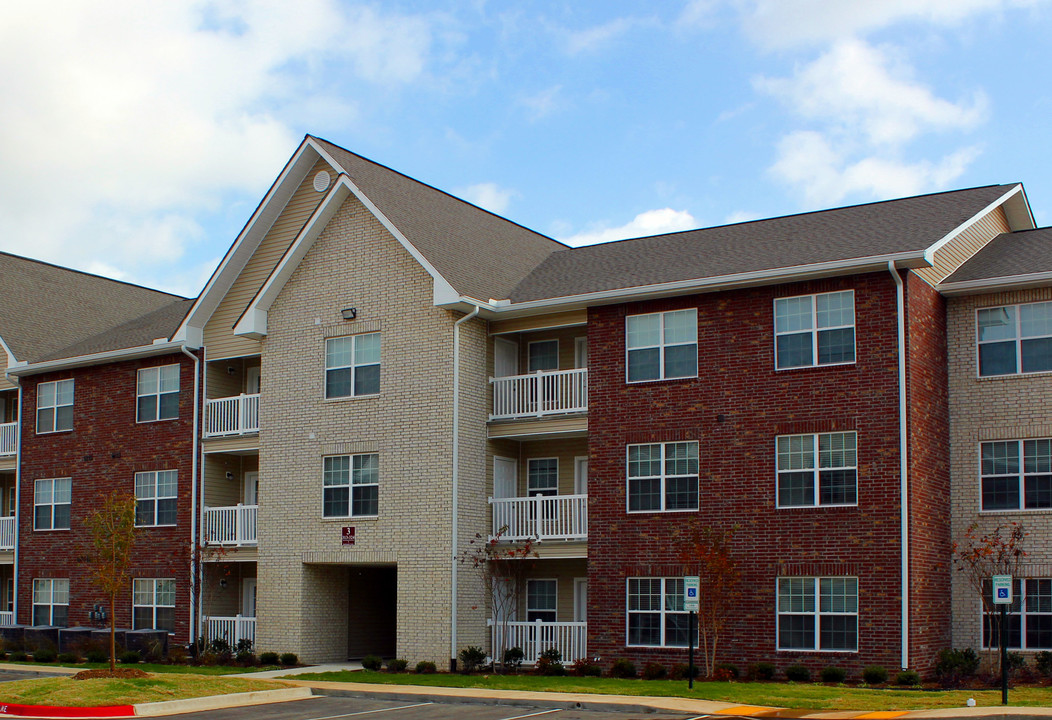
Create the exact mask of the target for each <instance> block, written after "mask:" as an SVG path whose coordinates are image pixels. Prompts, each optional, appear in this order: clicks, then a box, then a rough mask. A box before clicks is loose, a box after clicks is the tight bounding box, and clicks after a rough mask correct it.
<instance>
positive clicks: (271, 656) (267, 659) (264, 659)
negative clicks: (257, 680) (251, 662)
mask: <svg viewBox="0 0 1052 720" xmlns="http://www.w3.org/2000/svg"><path fill="white" fill-rule="evenodd" d="M259 661H260V662H261V663H263V664H264V665H277V664H278V654H277V653H276V652H265V653H260V656H259Z"/></svg>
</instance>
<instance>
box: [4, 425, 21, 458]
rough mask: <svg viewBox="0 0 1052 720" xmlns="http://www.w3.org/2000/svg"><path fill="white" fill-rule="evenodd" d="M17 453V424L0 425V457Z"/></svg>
mask: <svg viewBox="0 0 1052 720" xmlns="http://www.w3.org/2000/svg"><path fill="white" fill-rule="evenodd" d="M16 452H18V423H16V422H10V423H0V457H2V456H4V455H14V454H15V453H16Z"/></svg>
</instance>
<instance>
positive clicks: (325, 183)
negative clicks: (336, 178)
mask: <svg viewBox="0 0 1052 720" xmlns="http://www.w3.org/2000/svg"><path fill="white" fill-rule="evenodd" d="M329 180H330V178H329V173H328V172H327V171H326V170H322V171H321V172H319V173H318V174H317V175H315V176H314V189H315V190H317V191H318V192H325V191H326V190H327V189H328V188H329Z"/></svg>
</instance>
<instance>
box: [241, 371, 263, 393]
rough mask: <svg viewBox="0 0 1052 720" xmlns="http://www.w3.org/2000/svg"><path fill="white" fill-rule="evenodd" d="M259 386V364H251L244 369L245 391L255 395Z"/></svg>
mask: <svg viewBox="0 0 1052 720" xmlns="http://www.w3.org/2000/svg"><path fill="white" fill-rule="evenodd" d="M259 387H260V385H259V365H253V366H252V367H250V368H249V369H248V370H246V371H245V392H246V393H247V394H249V395H257V394H259Z"/></svg>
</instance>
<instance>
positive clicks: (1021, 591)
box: [982, 578, 1052, 650]
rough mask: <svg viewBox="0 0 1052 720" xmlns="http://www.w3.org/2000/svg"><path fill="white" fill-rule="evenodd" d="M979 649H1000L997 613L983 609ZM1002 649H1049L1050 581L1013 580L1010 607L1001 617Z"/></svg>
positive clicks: (987, 591) (1051, 634)
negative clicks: (1003, 621)
mask: <svg viewBox="0 0 1052 720" xmlns="http://www.w3.org/2000/svg"><path fill="white" fill-rule="evenodd" d="M991 591H992V588H991V586H990V582H989V581H984V582H983V594H984V596H985V597H990V594H991ZM982 623H983V649H984V650H985V649H992V648H998V647H1000V646H1001V610H1000V608H999V607H997V606H994V608H993V610H992V612H987V611H986V610H985V608H984V610H983V613H982ZM1005 646H1006V647H1009V648H1012V649H1013V650H1052V579H1049V578H1025V579H1024V578H1015V579H1014V580H1012V604H1011V605H1009V606H1008V615H1007V616H1006V617H1005Z"/></svg>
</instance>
